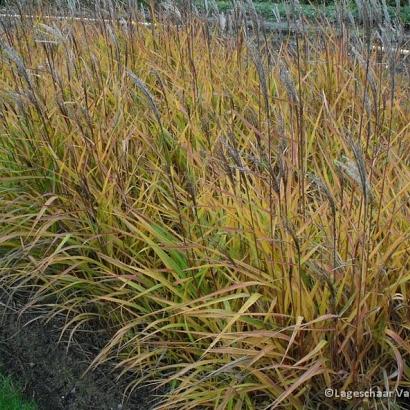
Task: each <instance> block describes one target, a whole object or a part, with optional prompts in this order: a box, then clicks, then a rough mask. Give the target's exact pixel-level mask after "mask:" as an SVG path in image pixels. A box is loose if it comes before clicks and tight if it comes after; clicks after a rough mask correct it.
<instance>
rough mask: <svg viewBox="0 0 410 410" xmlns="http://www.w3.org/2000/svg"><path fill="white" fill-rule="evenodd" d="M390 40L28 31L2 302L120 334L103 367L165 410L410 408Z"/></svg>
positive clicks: (169, 28)
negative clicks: (390, 396)
mask: <svg viewBox="0 0 410 410" xmlns="http://www.w3.org/2000/svg"><path fill="white" fill-rule="evenodd" d="M389 33H390V32H387V31H385V32H384V34H383V41H384V45H385V46H387V45H389V44H390V46H391V47H393V49H391V50H392V51H388V50H387V48H386V50H387V52H386V53H384V54H383V53H380V52H377V51H372V48H371V47H370V46H371V44H372V43H373V38H371V37H370V36H372V34H371V33H370V34H369V33H368V37H367V42H366V41H364V40H362V39H361V38H360V37H357V36H354V33H353V32H350V31H349V29H348V28H346V27H345V29H344V30H342V32H341V33H339V34H338V33H336V32H335V31H334V30H333V29H331V28H328V27H323V30H322V32H321V33H319V34H318V35H317V37H315V38H312V39H309V38H307V37H306V38H302V37H301V36H298V37H296V38H289V39H285V40H284V41H282V42H281V43H280V44H278V43H277V42H275V41H273V40H275V39H272V38H270V37H269V36H265V35H264V33H254V35H252V34H249V33H248V34H247V33H246V32H245V31H244V29H237V30H236V33H235V34H232V35H229V36H227V35H225V34H224V33H220V32H219V29H218V28H216V27H213V26H210V25H206V24H204V23H202V22H200V21H197V20H193V21H191V20H189V21H187V22H186V23H184V24H183V25H181V26H179V27H176V26H173V25H170V24H167V22H163V24H158V25H156V26H151V27H144V26H138V25H129V24H126V22H124V21H123V22H122V23H119V24H109V23H107V22H103V21H101V22H100V23H80V22H74V21H73V22H70V21H66V22H58V23H55V24H53V25H51V23H48V25H47V24H44V22H42V21H41V20H39V21H37V20H25V19H22V21H21V22H19V23H18V24H17V25H16V26H15V27H14V28H13V29H10V30H8V32H7V33H6V34H5V35H4V38H3V46H2V51H1V62H0V90H1V94H0V107H1V112H0V135H1V138H0V181H1V185H0V256H1V258H0V285H1V286H3V287H6V288H8V289H10V290H16V291H17V290H19V291H29V290H30V291H32V292H34V293H32V296H31V297H32V299H31V303H32V304H40V305H43V307H44V308H47V309H48V310H52V311H54V312H57V311H65V312H67V313H68V315H69V316H68V317H69V318H70V319H71V321H70V322H69V323H68V324H67V329H74V330H73V331H75V330H76V329H79V328H80V327H81V326H82V325H84V324H85V323H86V322H87V321H89V320H93V319H95V318H100V319H102V320H103V321H104V323H106V324H107V325H109V326H111V327H112V328H113V329H114V332H115V334H114V336H113V338H112V340H111V341H110V342H109V344H108V345H107V346H106V348H105V349H103V350H102V351H101V353H100V354H99V355H98V357H97V358H96V360H95V364H97V363H100V362H103V361H107V360H111V359H113V360H114V361H115V363H116V364H117V365H118V367H119V368H120V369H122V370H123V371H124V372H131V373H133V374H135V378H134V380H135V383H132V384H131V385H130V389H133V388H135V387H136V386H137V385H138V384H139V383H144V382H148V381H150V382H152V381H153V380H156V379H157V380H159V381H160V383H161V384H166V385H167V392H168V393H167V396H166V397H165V398H164V404H163V407H162V408H164V409H171V408H175V409H191V408H196V409H198V408H217V409H264V408H273V407H275V406H277V405H279V404H281V405H284V406H285V407H286V408H295V409H301V408H302V407H303V406H305V407H308V408H309V407H311V408H315V409H316V408H318V403H327V405H328V406H329V407H330V408H335V406H337V405H338V404H340V402H337V401H332V399H326V398H325V397H324V394H323V393H324V388H325V387H326V386H328V387H329V386H331V387H333V388H340V389H342V388H343V389H367V388H370V387H376V386H377V387H380V388H384V387H385V386H388V387H390V388H391V389H394V388H395V387H398V386H401V387H409V376H410V367H409V365H408V360H409V354H410V346H409V343H408V340H409V331H410V323H409V306H408V300H409V291H410V288H409V279H410V274H409V272H410V262H409V250H410V247H409V232H410V229H409V228H410V223H409V221H410V218H409V215H410V212H409V211H410V209H409V207H410V204H409V194H410V178H409V177H410V171H409V166H408V165H409V152H410V139H409V135H410V103H409V101H410V100H409V97H410V87H409V81H408V77H406V75H405V74H404V73H403V67H401V70H402V73H401V74H400V73H397V71H398V70H399V69H400V66H399V65H400V61H398V53H397V52H395V51H394V50H395V49H394V47H395V44H396V43H395V42H394V41H393V38H392V37H391V36H389ZM386 65H388V67H387V68H386ZM349 403H350V405H351V404H352V403H356V404H358V403H359V402H358V401H355V400H353V401H350V402H349ZM346 405H347V404H346ZM372 405H373V404H370V407H371V408H372ZM332 406H333V407H332ZM373 408H374V407H373Z"/></svg>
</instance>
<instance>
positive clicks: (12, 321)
mask: <svg viewBox="0 0 410 410" xmlns="http://www.w3.org/2000/svg"><path fill="white" fill-rule="evenodd" d="M63 325H64V319H63V317H61V318H54V319H52V320H51V321H50V322H48V323H45V321H44V320H41V319H39V316H38V315H36V314H35V313H33V312H31V313H21V308H20V309H19V308H18V306H17V304H16V303H14V302H13V303H10V300H9V299H8V298H6V297H5V294H4V293H2V292H1V289H0V367H1V369H2V372H4V373H6V374H7V375H10V376H11V377H12V379H13V380H15V381H17V382H18V383H19V384H20V386H21V388H22V390H23V394H24V395H25V396H26V398H28V399H33V400H34V401H35V402H36V403H37V405H38V408H39V410H89V409H96V410H120V409H121V410H139V409H143V410H148V409H150V408H152V406H153V405H152V400H151V398H152V397H153V393H151V392H150V391H149V390H148V389H142V390H139V391H137V392H135V393H134V394H133V395H132V396H131V397H125V396H124V390H125V388H126V385H127V383H128V382H129V381H130V380H128V381H127V380H120V382H118V381H117V380H116V378H115V375H114V373H113V372H112V369H110V368H109V366H101V367H98V368H97V369H96V370H94V371H89V372H87V373H86V374H85V375H83V373H84V372H85V370H86V369H87V367H88V365H89V364H90V362H91V360H92V358H93V357H95V355H96V354H97V352H98V350H99V349H100V348H101V347H102V346H103V345H104V343H105V341H106V337H107V335H105V334H104V332H98V331H95V332H91V331H90V332H87V333H86V334H85V336H82V337H81V339H82V340H81V341H80V342H77V343H71V344H70V345H69V347H68V348H67V344H66V343H64V342H59V337H60V334H61V328H62V326H63Z"/></svg>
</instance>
